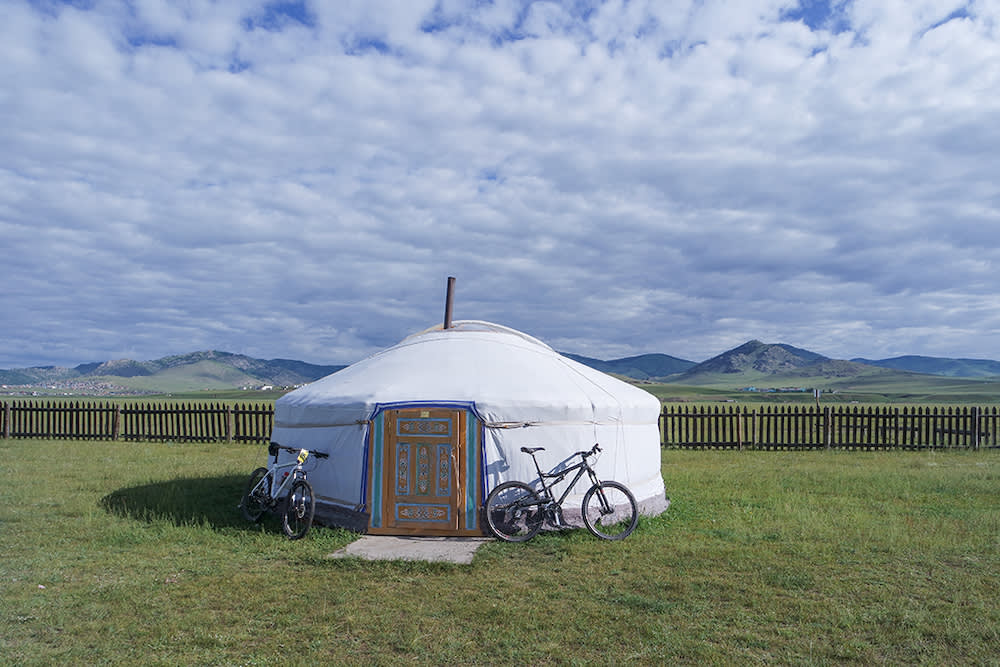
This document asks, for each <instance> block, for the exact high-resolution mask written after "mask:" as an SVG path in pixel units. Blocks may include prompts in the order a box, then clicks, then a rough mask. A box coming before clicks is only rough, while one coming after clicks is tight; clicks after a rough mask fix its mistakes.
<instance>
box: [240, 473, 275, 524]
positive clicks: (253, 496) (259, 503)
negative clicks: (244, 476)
mask: <svg viewBox="0 0 1000 667" xmlns="http://www.w3.org/2000/svg"><path fill="white" fill-rule="evenodd" d="M265 478H267V480H268V481H267V482H265V483H264V484H261V481H263V480H264V479H265ZM270 479H271V476H270V474H269V473H268V471H267V468H257V469H256V470H254V471H253V472H252V473H250V479H248V480H247V490H246V493H244V494H243V499H242V500H240V511H241V512H242V513H243V517H244V518H245V519H246V520H247V521H253V522H254V523H257V522H258V521H260V517H261V516H263V515H264V512H265V511H266V510H267V508H268V507H269V506H270V502H269V501H270V498H269V494H270V490H271V483H270Z"/></svg>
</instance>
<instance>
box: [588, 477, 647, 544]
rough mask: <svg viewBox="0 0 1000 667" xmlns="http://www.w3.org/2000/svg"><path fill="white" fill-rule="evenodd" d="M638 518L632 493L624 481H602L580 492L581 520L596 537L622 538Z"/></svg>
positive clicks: (627, 534) (627, 533)
mask: <svg viewBox="0 0 1000 667" xmlns="http://www.w3.org/2000/svg"><path fill="white" fill-rule="evenodd" d="M638 522H639V513H638V508H637V505H636V502H635V496H633V495H632V492H631V491H629V490H628V489H627V488H626V487H625V486H624V485H623V484H619V483H618V482H601V483H600V484H595V485H594V486H592V487H590V490H588V491H587V493H586V494H585V495H584V496H583V523H584V524H586V526H587V530H589V531H590V532H591V534H592V535H594V536H595V537H599V538H601V539H603V540H624V539H625V538H626V537H628V536H629V535H631V534H632V531H633V530H635V526H636V524H637V523H638Z"/></svg>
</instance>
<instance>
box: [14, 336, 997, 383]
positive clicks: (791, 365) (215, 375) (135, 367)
mask: <svg viewBox="0 0 1000 667" xmlns="http://www.w3.org/2000/svg"><path fill="white" fill-rule="evenodd" d="M561 354H563V355H564V356H566V357H568V358H570V359H574V360H576V361H578V362H580V363H582V364H584V365H587V366H590V367H591V368H595V369H597V370H599V371H602V372H605V373H612V374H615V375H619V376H623V377H627V378H632V379H635V380H646V381H648V380H654V381H662V382H669V383H673V384H681V385H685V384H686V385H693V386H717V387H732V388H736V387H745V386H754V385H761V386H766V387H784V386H799V385H804V386H820V385H825V386H829V385H831V383H836V382H854V381H859V382H866V383H873V382H874V383H878V382H890V383H891V382H895V381H899V380H901V379H902V378H904V377H905V376H906V375H911V374H914V373H916V374H927V375H936V376H944V377H952V378H972V379H977V378H988V377H1000V362H997V361H991V360H986V359H947V358H938V357H921V356H904V357H894V358H892V359H881V360H870V359H862V358H855V359H852V360H850V361H847V360H842V359H830V358H829V357H825V356H823V355H821V354H817V353H815V352H811V351H809V350H804V349H801V348H797V347H793V346H791V345H787V344H784V343H763V342H761V341H759V340H751V341H748V342H746V343H744V344H743V345H740V346H739V347H736V348H734V349H732V350H729V351H727V352H723V353H722V354H720V355H718V356H715V357H712V358H711V359H708V360H706V361H703V362H701V363H695V362H693V361H688V360H685V359H680V358H678V357H672V356H670V355H667V354H643V355H639V356H635V357H625V358H622V359H611V360H602V359H593V358H591V357H584V356H582V355H578V354H571V353H567V352H563V353H561ZM342 368H344V366H343V365H336V366H322V365H317V364H310V363H306V362H304V361H295V360H293V359H267V360H265V359H254V358H253V357H247V356H245V355H241V354H232V353H229V352H220V351H217V350H209V351H202V352H192V353H191V354H182V355H176V356H169V357H163V358H162V359H155V360H152V361H133V360H131V359H119V360H115V361H103V362H94V363H87V364H80V365H79V366H76V367H73V368H63V367H57V366H37V367H33V368H17V369H11V370H0V384H2V385H8V386H22V387H40V388H42V387H44V388H51V389H55V390H58V391H72V392H73V393H76V394H125V393H171V392H183V391H199V390H202V389H232V388H241V387H261V386H266V385H270V386H273V387H288V386H295V385H300V384H305V383H307V382H312V381H314V380H318V379H319V378H321V377H325V376H327V375H329V374H331V373H334V372H336V371H338V370H340V369H342Z"/></svg>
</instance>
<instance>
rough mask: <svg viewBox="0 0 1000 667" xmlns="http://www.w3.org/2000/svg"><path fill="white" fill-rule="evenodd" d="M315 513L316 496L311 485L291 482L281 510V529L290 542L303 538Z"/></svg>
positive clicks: (301, 481)
mask: <svg viewBox="0 0 1000 667" xmlns="http://www.w3.org/2000/svg"><path fill="white" fill-rule="evenodd" d="M315 513H316V496H314V495H313V488H312V485H311V484H309V482H307V481H306V480H304V479H298V480H295V481H294V482H292V488H291V490H289V492H288V496H287V497H286V498H285V502H284V505H282V509H281V529H282V530H283V531H285V536H286V537H287V538H288V539H290V540H297V539H300V538H302V537H305V534H306V533H308V532H309V527H310V526H311V525H312V520H313V514H315Z"/></svg>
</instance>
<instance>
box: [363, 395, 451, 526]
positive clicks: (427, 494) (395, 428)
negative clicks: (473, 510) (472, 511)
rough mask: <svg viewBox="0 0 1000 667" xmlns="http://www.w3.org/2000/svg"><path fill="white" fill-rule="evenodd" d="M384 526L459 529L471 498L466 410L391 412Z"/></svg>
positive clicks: (386, 445)
mask: <svg viewBox="0 0 1000 667" xmlns="http://www.w3.org/2000/svg"><path fill="white" fill-rule="evenodd" d="M384 416H385V424H384V444H383V449H382V452H383V458H382V473H383V474H382V502H381V521H379V522H378V523H380V524H381V526H380V528H381V530H378V531H375V532H391V533H411V534H454V533H456V532H457V531H459V528H460V526H459V518H460V516H461V515H462V512H463V502H464V499H465V479H464V477H465V475H464V474H463V471H464V470H465V457H466V451H465V450H466V447H465V441H466V424H465V422H466V411H465V410H456V409H449V408H429V409H428V408H406V409H398V410H387V411H386V412H385V415H384Z"/></svg>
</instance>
